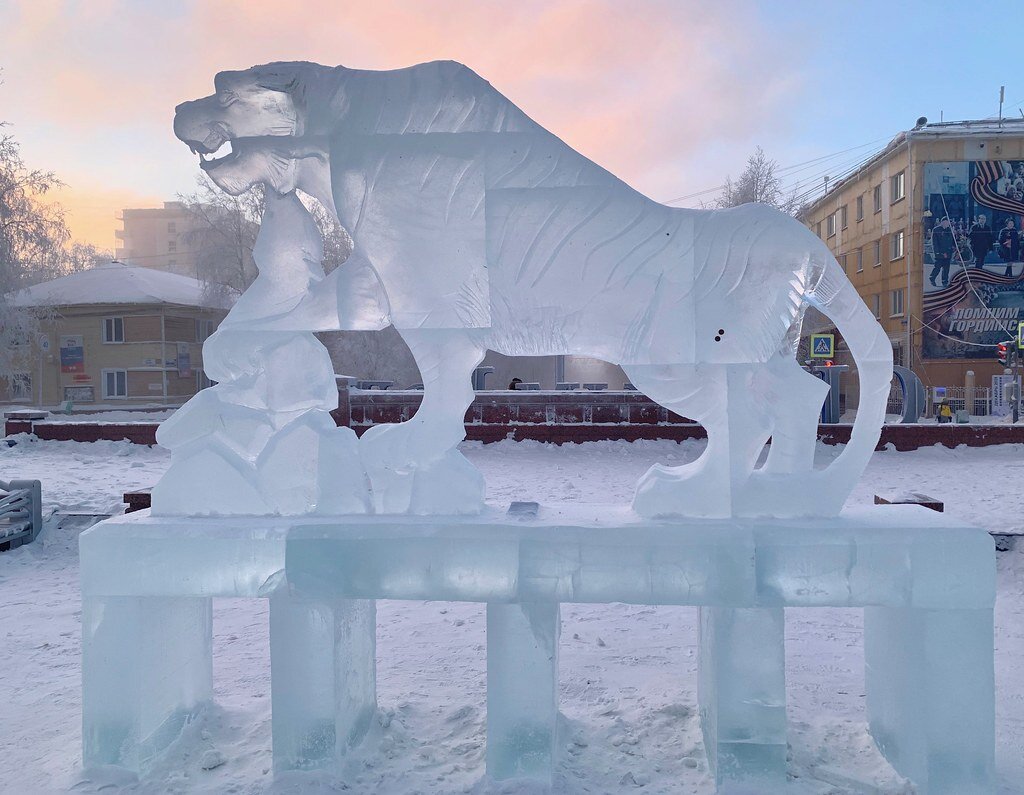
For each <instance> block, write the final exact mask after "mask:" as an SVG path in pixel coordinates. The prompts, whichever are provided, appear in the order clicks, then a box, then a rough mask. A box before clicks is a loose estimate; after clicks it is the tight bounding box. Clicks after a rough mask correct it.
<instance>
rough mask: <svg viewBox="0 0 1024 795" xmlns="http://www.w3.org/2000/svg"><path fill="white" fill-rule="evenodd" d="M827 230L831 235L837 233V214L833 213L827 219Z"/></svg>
mask: <svg viewBox="0 0 1024 795" xmlns="http://www.w3.org/2000/svg"><path fill="white" fill-rule="evenodd" d="M825 231H826V233H827V234H828V236H829V237H833V236H834V235H835V233H836V214H835V213H832V215H830V216H829V217H828V218H826V219H825Z"/></svg>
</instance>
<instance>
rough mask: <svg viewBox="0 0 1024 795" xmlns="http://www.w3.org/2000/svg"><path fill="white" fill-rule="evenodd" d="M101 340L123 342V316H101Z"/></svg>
mask: <svg viewBox="0 0 1024 795" xmlns="http://www.w3.org/2000/svg"><path fill="white" fill-rule="evenodd" d="M103 341H104V342H124V318H123V317H105V318H103Z"/></svg>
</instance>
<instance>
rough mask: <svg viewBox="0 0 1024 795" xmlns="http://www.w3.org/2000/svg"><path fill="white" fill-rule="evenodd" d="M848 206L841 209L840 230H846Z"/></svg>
mask: <svg viewBox="0 0 1024 795" xmlns="http://www.w3.org/2000/svg"><path fill="white" fill-rule="evenodd" d="M846 226H847V223H846V205H845V204H844V205H843V206H842V207H840V208H839V228H840V229H846Z"/></svg>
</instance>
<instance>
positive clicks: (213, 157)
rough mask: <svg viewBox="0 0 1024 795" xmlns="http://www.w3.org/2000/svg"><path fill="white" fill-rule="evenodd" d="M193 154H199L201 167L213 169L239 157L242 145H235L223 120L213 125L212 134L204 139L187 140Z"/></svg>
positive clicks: (208, 169) (186, 143)
mask: <svg viewBox="0 0 1024 795" xmlns="http://www.w3.org/2000/svg"><path fill="white" fill-rule="evenodd" d="M185 145H186V146H188V148H189V149H190V150H191V152H192V154H194V155H199V167H200V168H201V169H203V171H212V170H213V169H215V168H217V167H218V166H221V165H225V164H226V163H228V162H230V161H231V160H234V159H235V158H237V157H238V154H239V152H240V151H241V147H239V146H236V145H235V141H234V139H232V137H231V133H230V132H229V131H228V129H227V127H226V126H225V125H224V124H222V123H221V122H215V123H214V124H213V125H211V129H210V134H209V135H207V136H206V138H205V139H204V140H202V141H194V140H186V141H185Z"/></svg>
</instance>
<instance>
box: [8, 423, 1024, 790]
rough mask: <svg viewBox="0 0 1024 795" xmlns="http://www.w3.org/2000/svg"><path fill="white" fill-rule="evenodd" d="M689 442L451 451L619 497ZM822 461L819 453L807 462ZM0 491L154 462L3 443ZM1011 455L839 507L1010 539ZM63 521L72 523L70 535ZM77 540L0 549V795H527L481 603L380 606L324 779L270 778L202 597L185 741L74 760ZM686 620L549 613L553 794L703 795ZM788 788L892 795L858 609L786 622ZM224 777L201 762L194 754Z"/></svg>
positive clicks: (107, 448)
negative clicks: (134, 758) (557, 728)
mask: <svg viewBox="0 0 1024 795" xmlns="http://www.w3.org/2000/svg"><path fill="white" fill-rule="evenodd" d="M702 448H703V443H701V442H692V441H691V442H686V443H683V444H676V443H673V442H635V443H626V442H596V443H587V444H582V445H565V446H562V447H555V446H550V445H543V444H539V443H536V442H520V443H515V442H501V443H499V444H494V445H486V446H484V445H479V444H468V445H466V446H465V448H464V449H465V450H466V452H467V455H468V456H469V457H470V458H471V459H472V460H473V461H474V462H475V463H476V464H477V465H478V466H479V467H480V468H481V469H482V470H483V472H484V473H485V475H486V477H487V480H488V488H489V498H490V499H492V500H494V501H496V502H508V501H509V500H530V499H533V500H538V501H540V502H546V503H552V502H558V501H600V502H609V501H622V502H626V501H628V499H629V498H630V496H631V491H632V485H633V483H635V481H636V479H637V478H638V477H639V475H640V474H641V473H642V472H643V471H645V470H646V469H647V467H648V466H650V465H651V464H652V463H655V462H658V461H662V462H666V463H682V462H684V461H687V460H690V459H692V458H693V457H695V456H696V455H697V454H698V453H699V452H700V450H701V449H702ZM836 452H837V449H836V448H827V447H821V448H820V449H819V454H820V456H821V457H822V458H827V457H830V456H832V455H835V454H836ZM0 463H2V464H3V466H2V468H0V471H2V472H3V473H4V475H5V477H7V478H11V477H17V478H39V479H40V480H42V481H43V496H44V501H45V504H46V509H47V511H49V510H50V509H53V508H59V509H60V510H61V511H64V512H80V513H109V512H111V511H117V510H120V508H121V503H120V500H121V493H122V492H123V491H125V490H129V489H133V488H137V487H144V486H151V485H153V483H155V482H156V480H157V479H158V478H159V477H160V475H161V473H162V472H163V471H164V470H165V469H166V467H167V465H168V463H169V457H168V455H167V453H166V452H164V451H162V450H159V449H150V448H146V447H140V446H135V445H131V444H129V443H126V442H96V443H91V444H83V443H75V442H28V441H23V442H22V443H20V444H18V445H17V446H15V447H13V448H10V449H3V448H0ZM1022 475H1024V446H1021V445H1005V446H1001V447H987V448H959V449H957V450H948V449H945V448H941V447H935V448H927V449H922V450H917V451H914V452H909V453H897V452H893V451H886V452H882V453H877V454H876V455H875V456H874V458H873V459H872V462H871V465H870V466H869V468H868V471H867V472H866V473H865V475H864V477H863V479H862V481H861V483H860V484H859V485H858V487H857V489H856V491H855V493H854V495H853V497H852V498H851V502H854V503H861V504H863V503H869V502H871V499H872V495H873V494H874V493H876V492H883V491H884V492H888V491H896V492H900V491H921V492H924V493H926V494H928V495H930V496H933V497H936V498H939V499H941V500H944V501H945V502H946V509H947V511H949V512H950V513H952V514H953V515H955V516H958V517H961V518H963V519H967V520H970V521H972V522H975V523H978V524H981V525H983V526H986V527H988V528H989V529H992V530H995V531H998V532H1005V533H1014V532H1016V533H1024V497H1022V496H1021V493H1022V490H1021V488H1020V487H1019V485H1018V484H1019V482H1020V479H1021V476H1022ZM68 524H70V523H68ZM77 532H78V531H77V530H75V529H73V528H72V527H70V526H67V525H66V526H65V527H64V528H63V529H60V528H57V527H56V522H53V521H51V522H50V523H49V526H48V529H47V530H46V531H45V532H44V534H43V536H42V537H41V538H40V539H39V540H38V541H37V542H36V543H34V544H31V545H28V546H25V547H22V548H20V549H17V550H14V551H12V552H7V553H0V792H3V793H19V794H20V793H46V792H63V791H68V790H72V791H74V792H96V791H99V790H101V789H102V791H104V792H132V793H136V792H146V793H148V792H204V793H226V792H231V793H264V792H281V793H283V792H336V791H338V792H340V791H346V792H353V793H363V792H375V793H378V792H379V793H386V794H388V795H398V794H399V793H402V795H405V794H406V793H414V792H421V793H456V792H475V793H506V792H530V791H534V790H530V789H528V788H523V787H520V786H517V785H504V786H499V785H493V784H490V783H488V782H487V781H485V780H483V778H482V777H483V772H484V719H485V709H484V696H485V693H484V682H485V664H484V654H485V649H484V640H485V639H484V627H485V620H484V606H483V605H476V604H455V603H439V602H415V603H414V602H381V603H380V604H379V608H378V623H379V629H378V660H379V672H378V682H379V695H380V714H379V720H378V721H377V722H376V724H375V725H374V727H373V729H372V731H371V734H370V736H369V737H368V738H367V740H366V742H364V744H363V747H362V749H361V751H360V752H359V753H358V754H355V755H353V756H352V757H350V758H349V759H347V760H346V762H345V763H344V766H343V767H342V768H341V769H340V770H339V771H337V772H336V774H326V773H319V774H289V775H287V776H283V777H280V778H279V779H278V780H277V781H276V782H274V781H273V779H272V776H271V772H270V766H271V754H270V678H269V667H268V656H269V655H268V638H267V615H266V603H265V602H264V601H263V600H216V601H215V605H214V611H215V612H214V622H215V624H214V632H215V640H214V645H215V648H214V676H215V688H216V697H217V701H218V705H217V706H216V707H214V708H211V709H210V710H209V711H208V712H207V713H206V714H204V715H203V716H202V717H201V719H200V720H197V721H196V722H195V723H193V724H192V725H190V726H189V727H187V728H186V731H185V732H184V734H183V735H182V737H181V738H180V739H179V741H178V742H177V743H176V744H175V745H174V746H173V747H172V748H171V749H170V750H169V751H168V752H167V753H166V754H165V755H164V757H163V758H161V759H160V760H159V761H158V764H157V765H156V767H155V768H154V770H153V771H152V772H151V773H150V774H149V775H148V776H147V777H146V778H145V779H143V780H142V781H141V782H135V781H133V780H131V779H130V778H126V777H124V776H123V775H122V774H119V773H118V772H116V771H106V770H103V771H89V772H88V773H85V772H83V771H82V770H81V769H80V767H79V755H80V741H81V727H80V721H81V709H80V686H81V680H80V665H79V654H80V644H79V637H80V626H79V621H80V605H79V596H78V549H77ZM998 577H999V597H998V601H997V605H996V687H997V705H996V721H997V725H996V740H997V751H996V764H997V771H998V781H999V786H1000V789H999V791H1000V793H1024V676H1022V675H1021V668H1022V665H1024V542H1022V543H1021V549H1020V550H1017V551H1011V552H1005V553H1000V554H999V555H998ZM696 615H697V613H696V610H695V609H693V608H679V607H644V606H636V605H611V606H602V605H565V606H564V607H563V611H562V616H563V627H562V642H561V648H560V653H561V666H560V667H561V710H562V713H563V715H564V717H565V721H564V726H563V728H564V732H563V735H564V736H563V737H562V738H561V746H562V753H561V758H560V762H559V766H558V770H557V773H556V780H555V791H557V792H566V793H612V792H615V793H617V792H638V793H695V794H696V793H702V794H703V793H711V792H713V786H712V783H711V781H710V779H709V777H708V773H707V768H706V762H705V758H704V752H703V749H702V744H701V738H700V727H699V723H698V720H697V716H696V711H695V696H696V660H697V657H696V641H697V633H696ZM787 619H788V620H787V636H786V639H787V683H788V690H789V718H790V737H789V740H790V745H791V749H792V759H791V763H790V773H791V776H790V777H791V782H790V783H791V786H790V787H789V788H788V789H787V791H788V792H793V793H801V794H802V793H815V794H820V795H825V794H826V793H828V794H830V795H831V794H833V793H909V792H912V791H913V789H912V788H911V787H910V786H909V785H908V784H906V783H905V782H903V781H902V780H901V779H900V777H899V776H898V775H896V774H895V773H894V772H893V771H892V770H891V769H890V768H889V767H888V765H887V764H886V763H885V761H884V760H883V759H882V758H881V756H880V754H878V752H877V751H876V750H875V749H874V747H873V745H872V743H871V739H870V737H869V736H868V734H867V731H866V727H865V716H864V677H863V648H862V641H861V626H862V625H861V615H860V611H859V610H852V609H831V608H829V609H801V610H796V609H793V610H789V611H787ZM204 754H205V759H206V761H207V763H208V764H209V763H210V760H211V759H213V760H214V761H220V759H223V764H221V765H219V766H217V767H216V768H215V769H212V770H204V769H203V768H202V765H201V761H202V759H203V758H204Z"/></svg>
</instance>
